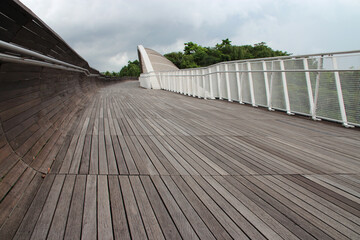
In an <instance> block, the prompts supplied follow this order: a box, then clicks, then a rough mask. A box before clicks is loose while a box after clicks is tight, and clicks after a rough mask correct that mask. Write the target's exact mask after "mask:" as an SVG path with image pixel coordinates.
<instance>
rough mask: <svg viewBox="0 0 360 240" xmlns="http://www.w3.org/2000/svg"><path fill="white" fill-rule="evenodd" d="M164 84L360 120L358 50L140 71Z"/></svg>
mask: <svg viewBox="0 0 360 240" xmlns="http://www.w3.org/2000/svg"><path fill="white" fill-rule="evenodd" d="M154 77H156V78H157V80H158V81H159V83H160V86H161V88H162V89H164V90H168V91H173V92H177V93H181V94H185V95H189V96H194V97H201V98H209V99H215V98H217V99H227V100H228V101H237V102H239V103H247V104H251V105H252V106H263V107H267V108H268V109H269V110H275V109H276V110H282V111H286V112H287V113H288V114H301V115H307V116H311V117H312V118H313V119H314V120H316V119H326V120H331V121H336V122H341V123H342V124H343V125H344V126H346V127H349V126H360V51H352V52H338V53H324V54H317V55H306V56H291V57H279V58H264V59H252V60H246V61H244V60H241V61H231V62H222V63H219V64H215V65H211V66H208V67H205V68H194V69H182V70H179V71H167V72H153V73H150V74H142V75H141V76H140V81H141V82H144V80H146V79H150V78H154Z"/></svg>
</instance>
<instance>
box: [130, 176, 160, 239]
mask: <svg viewBox="0 0 360 240" xmlns="http://www.w3.org/2000/svg"><path fill="white" fill-rule="evenodd" d="M129 179H130V183H131V186H132V188H133V191H134V195H135V198H136V202H137V204H138V207H139V211H140V213H141V217H142V221H143V223H144V227H145V230H146V234H147V237H148V238H149V239H164V236H163V234H162V232H161V228H160V226H159V223H158V222H157V219H156V216H155V214H154V212H153V210H152V208H151V205H150V202H149V200H148V198H147V196H146V193H145V191H144V189H143V187H142V184H141V182H140V179H139V177H138V176H130V177H129Z"/></svg>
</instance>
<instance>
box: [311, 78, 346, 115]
mask: <svg viewBox="0 0 360 240" xmlns="http://www.w3.org/2000/svg"><path fill="white" fill-rule="evenodd" d="M318 94H319V99H318V105H317V110H316V112H317V115H318V116H320V117H324V118H332V119H336V120H341V114H340V108H339V101H338V97H337V91H336V84H335V77H334V73H333V72H322V73H320V83H319V93H318Z"/></svg>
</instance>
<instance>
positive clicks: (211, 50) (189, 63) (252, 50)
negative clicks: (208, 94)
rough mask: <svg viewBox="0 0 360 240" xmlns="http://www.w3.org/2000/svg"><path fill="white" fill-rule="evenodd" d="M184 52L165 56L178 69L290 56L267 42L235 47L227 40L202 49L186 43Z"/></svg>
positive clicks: (199, 46)
mask: <svg viewBox="0 0 360 240" xmlns="http://www.w3.org/2000/svg"><path fill="white" fill-rule="evenodd" d="M184 45H185V46H184V50H183V52H172V53H168V54H165V55H164V56H165V57H166V58H168V59H169V60H170V61H172V62H173V63H174V64H175V65H176V66H177V67H178V68H196V67H205V66H209V65H212V64H215V63H218V62H224V61H233V60H243V59H252V58H265V57H275V56H288V55H290V54H289V53H287V52H283V51H279V50H273V49H272V48H270V47H268V46H267V45H266V43H265V42H260V43H257V44H254V46H251V45H243V46H235V45H231V41H230V40H229V39H228V38H226V39H224V40H222V41H221V43H219V44H216V45H215V47H202V46H201V45H198V44H196V43H194V42H187V43H184Z"/></svg>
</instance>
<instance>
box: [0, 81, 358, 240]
mask: <svg viewBox="0 0 360 240" xmlns="http://www.w3.org/2000/svg"><path fill="white" fill-rule="evenodd" d="M96 89H98V90H97V91H95V92H91V91H90V92H85V93H84V94H83V95H82V96H81V98H74V99H75V100H76V101H74V103H73V106H74V108H71V106H72V104H69V103H68V105H66V106H67V107H66V108H65V107H64V108H63V109H61V110H59V111H61V112H60V113H59V114H58V115H56V112H57V111H56V109H55V108H54V109H52V110H51V111H53V114H50V113H49V111H44V113H46V114H50V115H51V116H57V117H58V118H59V119H60V118H61V119H63V121H62V124H59V125H56V122H55V123H52V124H50V125H49V121H43V122H44V123H45V125H42V122H41V121H39V122H37V125H36V126H35V125H34V124H33V125H31V124H29V123H26V122H22V123H21V124H23V125H24V126H25V125H26V124H28V125H29V126H32V129H29V130H28V131H24V132H23V133H22V135H20V136H18V135H16V138H15V137H14V138H13V139H16V141H15V142H11V141H10V140H9V139H10V138H11V136H15V133H14V134H13V135H11V132H10V133H9V132H6V134H4V131H3V129H2V128H1V129H0V130H1V132H0V137H1V141H0V143H1V148H0V160H1V164H0V170H1V171H5V170H4V169H6V171H7V174H3V175H2V176H3V178H2V181H1V182H0V193H1V203H0V224H1V225H0V226H1V229H0V238H1V239H11V238H16V239H28V238H32V239H44V238H50V239H53V238H59V239H60V238H67V239H78V238H80V237H82V238H83V239H95V238H96V237H103V238H116V239H124V238H153V239H161V238H168V239H177V238H185V239H196V238H201V239H214V238H219V239H231V238H235V239H242V238H243V239H246V238H250V239H266V238H267V239H312V238H314V239H315V238H318V239H331V238H335V239H347V238H350V239H359V234H360V226H359V224H360V187H359V183H360V161H359V156H360V148H359V146H360V134H359V131H358V130H357V129H355V130H354V129H346V128H343V127H341V126H340V125H337V124H327V123H322V122H314V121H311V120H308V119H304V118H300V117H289V116H287V115H286V114H284V113H278V112H268V111H265V110H263V109H261V108H258V109H256V108H250V107H247V106H244V105H239V104H237V103H228V102H225V101H211V100H203V99H198V98H193V97H187V96H183V95H178V94H173V93H171V92H165V91H161V90H158V91H154V90H145V89H141V88H139V87H138V82H135V81H129V82H121V83H112V84H110V85H106V86H97V87H96ZM33 94H35V93H33ZM24 98H26V99H23V100H24V101H25V100H26V101H27V102H29V104H31V101H32V100H31V99H28V98H31V96H27V97H25V96H24ZM34 99H36V98H34ZM26 101H25V102H26ZM33 101H34V100H33ZM9 104H11V101H10V102H9ZM22 107H23V108H25V107H26V106H22ZM49 110H50V109H49ZM65 110H66V111H65ZM18 112H21V109H20V108H17V109H15V108H14V109H9V110H8V112H7V113H6V114H7V115H6V116H7V117H8V118H9V119H10V118H11V117H10V116H11V114H13V115H14V116H15V115H16V114H17V113H18ZM61 113H62V114H61ZM9 114H10V115H9ZM46 114H45V116H46ZM50 115H49V116H50ZM4 116H5V114H4V113H3V115H2V125H3V127H4V124H5V125H6V124H11V122H10V121H7V122H6V121H5V122H4ZM33 120H34V119H33ZM36 120H38V119H36ZM40 120H41V118H40ZM47 120H49V119H47ZM28 121H32V120H31V119H30V120H28ZM34 121H35V120H34ZM26 126H27V125H26ZM54 126H56V127H54ZM6 127H7V126H5V128H6ZM39 130H41V131H39ZM19 131H20V130H19ZM26 139H27V140H26ZM21 140H22V141H21ZM25 140H26V141H25ZM9 141H10V142H9ZM16 142H18V143H21V144H22V145H21V146H19V148H18V149H17V150H16V151H15V150H14V146H15V145H16ZM36 146H41V148H40V147H36ZM21 147H22V148H21ZM19 149H20V150H19ZM21 149H24V151H27V152H26V153H22V152H21ZM35 150H37V151H35ZM18 152H21V153H22V154H21V155H19V154H18ZM19 156H21V157H19ZM18 158H19V159H18ZM9 159H10V160H12V162H15V159H18V161H17V162H16V164H15V165H14V164H13V165H11V163H10V160H9ZM9 164H10V165H9Z"/></svg>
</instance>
